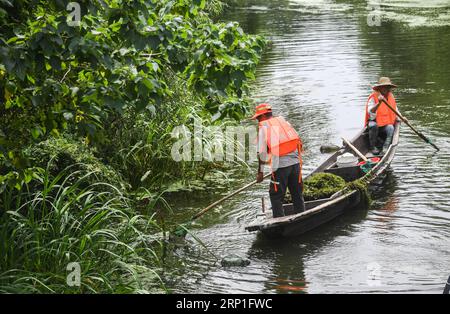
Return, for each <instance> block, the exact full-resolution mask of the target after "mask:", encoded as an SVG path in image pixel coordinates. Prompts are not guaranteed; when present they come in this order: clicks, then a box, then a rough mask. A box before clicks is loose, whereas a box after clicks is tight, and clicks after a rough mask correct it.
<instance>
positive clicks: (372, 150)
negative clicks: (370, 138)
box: [370, 147, 380, 155]
mask: <svg viewBox="0 0 450 314" xmlns="http://www.w3.org/2000/svg"><path fill="white" fill-rule="evenodd" d="M370 152H371V153H372V154H373V155H379V154H380V150H379V149H378V148H377V147H372V148H371V149H370Z"/></svg>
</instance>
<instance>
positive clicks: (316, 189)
mask: <svg viewBox="0 0 450 314" xmlns="http://www.w3.org/2000/svg"><path fill="white" fill-rule="evenodd" d="M345 186H346V182H345V180H344V179H343V178H341V177H340V176H337V175H335V174H332V173H316V174H313V175H312V176H311V177H309V178H308V179H306V180H305V182H304V184H303V197H304V199H305V201H310V200H317V199H322V198H328V197H330V196H331V195H333V194H334V193H336V192H338V191H340V190H342V189H344V188H345Z"/></svg>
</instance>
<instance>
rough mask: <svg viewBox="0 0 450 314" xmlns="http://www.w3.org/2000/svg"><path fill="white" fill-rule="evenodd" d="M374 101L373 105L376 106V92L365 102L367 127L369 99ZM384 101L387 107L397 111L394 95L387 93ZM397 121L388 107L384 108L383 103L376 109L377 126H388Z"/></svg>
mask: <svg viewBox="0 0 450 314" xmlns="http://www.w3.org/2000/svg"><path fill="white" fill-rule="evenodd" d="M372 98H373V99H375V103H377V104H378V102H379V101H378V96H377V93H376V92H373V93H372V94H371V95H370V96H369V98H368V99H367V102H366V120H365V126H367V123H368V122H369V102H370V101H371V99H372ZM386 100H387V102H388V104H389V105H391V107H392V108H394V109H397V102H396V101H395V98H394V95H393V94H392V93H389V94H388V95H387V97H386ZM396 120H397V115H396V114H395V113H394V112H393V111H392V110H391V109H389V107H388V106H386V104H385V103H382V104H381V105H380V106H379V107H378V109H377V118H376V122H377V126H379V127H382V126H385V125H388V124H395V121H396Z"/></svg>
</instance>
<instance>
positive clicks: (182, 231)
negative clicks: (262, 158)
mask: <svg viewBox="0 0 450 314" xmlns="http://www.w3.org/2000/svg"><path fill="white" fill-rule="evenodd" d="M271 175H272V174H271V173H270V172H269V173H268V174H266V175H265V176H264V177H263V179H266V178H268V177H270V176H271ZM256 183H258V181H256V180H255V181H253V182H251V183H249V184H247V185H245V186H243V187H241V188H240V189H239V190H236V191H234V192H233V193H230V194H228V195H227V196H225V197H222V198H221V199H220V200H218V201H215V202H214V203H212V204H211V205H209V206H208V207H205V208H204V209H202V210H201V211H199V212H198V213H197V214H195V215H194V216H192V218H191V220H190V221H188V222H187V223H185V224H183V225H184V226H185V225H187V224H190V223H192V222H193V221H194V220H196V219H198V218H199V217H201V216H203V215H204V214H205V213H206V212H208V211H209V210H211V209H212V208H214V207H216V206H217V205H219V204H221V203H223V202H224V201H226V200H227V199H230V198H232V197H233V196H235V195H236V194H239V193H241V192H242V191H244V190H246V189H248V188H249V187H251V186H253V185H255V184H256ZM180 228H181V229H180ZM174 233H175V234H176V235H177V236H185V235H186V229H185V227H183V226H179V227H178V228H177V230H175V232H174Z"/></svg>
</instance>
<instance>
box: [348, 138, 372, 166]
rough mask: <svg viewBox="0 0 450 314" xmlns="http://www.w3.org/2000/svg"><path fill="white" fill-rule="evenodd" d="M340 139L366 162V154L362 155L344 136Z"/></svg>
mask: <svg viewBox="0 0 450 314" xmlns="http://www.w3.org/2000/svg"><path fill="white" fill-rule="evenodd" d="M342 140H343V141H344V143H345V144H346V145H347V146H348V147H350V148H351V149H352V150H353V151H354V152H355V153H356V154H357V155H358V156H359V157H360V158H361V159H362V160H364V161H365V162H367V158H366V156H364V155H363V154H362V153H361V152H360V151H359V150H358V149H357V148H356V147H355V146H353V145H352V143H350V142H349V141H347V140H346V139H345V138H343V137H342Z"/></svg>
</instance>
